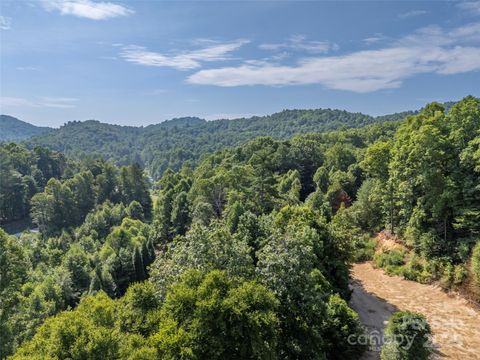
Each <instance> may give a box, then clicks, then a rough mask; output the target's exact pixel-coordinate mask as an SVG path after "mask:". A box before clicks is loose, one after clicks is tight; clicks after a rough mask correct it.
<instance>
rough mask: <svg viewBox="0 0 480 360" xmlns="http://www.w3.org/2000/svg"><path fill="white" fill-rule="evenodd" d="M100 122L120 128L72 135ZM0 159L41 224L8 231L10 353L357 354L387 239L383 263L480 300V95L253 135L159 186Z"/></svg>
mask: <svg viewBox="0 0 480 360" xmlns="http://www.w3.org/2000/svg"><path fill="white" fill-rule="evenodd" d="M245 121H246V120H245ZM308 122H309V121H308V120H307V121H306V123H307V124H308ZM207 124H209V123H204V122H203V121H202V120H199V119H189V120H187V121H184V122H183V125H182V127H178V126H177V127H175V126H171V125H172V124H169V125H168V126H171V128H170V129H176V130H175V131H177V133H176V132H173V133H176V134H180V130H179V129H183V128H185V129H189V131H191V132H192V133H195V131H197V130H198V131H200V130H199V129H201V128H202V127H203V126H207ZM221 124H222V123H221V122H218V123H217V125H218V126H221ZM225 124H230V123H228V122H225ZM84 126H90V127H91V129H90V131H92V132H93V131H95V129H97V130H98V129H99V128H101V127H102V126H104V125H103V124H99V123H96V122H87V123H82V124H79V123H75V124H68V125H66V126H65V127H64V128H62V129H63V130H62V129H61V130H59V131H66V129H67V128H68V127H78V129H81V128H82V127H84ZM157 126H159V127H160V126H161V125H157ZM163 126H164V127H163V128H161V129H162V130H160V132H159V133H162V132H166V130H165V129H166V128H165V126H167V125H163ZM104 128H105V129H106V130H105V131H106V133H107V134H110V135H112V132H111V131H110V130H108V126H107V127H104ZM195 129H197V130H195ZM292 129H293V128H292ZM117 130H118V132H119V133H117V135H116V136H120V132H121V131H125V132H127V133H128V132H130V130H131V133H132V134H133V133H134V132H142V131H143V130H142V129H138V128H127V129H123V128H122V130H120V129H117ZM275 131H277V130H275ZM282 131H285V136H286V137H287V135H286V134H287V132H288V131H293V130H290V129H288V128H285V129H283V130H282ZM52 134H53V135H52V136H54V137H53V138H55V136H57V135H58V133H52ZM55 134H57V135H55ZM81 134H85V133H83V132H82V131H81V130H80V133H79V135H81ZM275 134H278V133H275ZM85 136H86V135H85ZM112 136H113V135H112ZM192 136H193V135H192ZM278 137H283V135H279V136H278ZM288 137H289V136H288ZM53 138H52V139H53ZM43 139H47V138H43ZM113 139H115V136H114V137H113ZM131 139H133V136H132V137H131ZM127 142H128V141H127ZM133 143H134V142H133V140H132V144H133ZM107 144H108V142H105V146H107ZM112 144H113V143H112ZM125 144H126V143H125ZM125 144H123V145H121V147H123V146H125ZM119 146H120V145H119ZM112 149H113V148H112ZM211 150H213V148H211V149H209V151H211ZM0 151H1V155H2V156H1V157H0V159H1V163H0V166H1V167H2V171H1V173H0V176H1V178H0V180H1V188H0V190H1V191H0V200H1V201H0V211H1V213H0V214H1V217H0V218H1V219H2V221H3V222H6V221H10V220H13V219H17V218H21V217H22V216H26V214H28V213H29V214H30V216H31V218H32V219H33V221H34V222H35V223H36V224H37V225H38V226H39V233H32V232H25V233H23V234H22V235H21V236H20V237H18V238H17V237H15V236H9V235H7V234H6V233H5V232H3V231H2V230H0V257H1V258H0V259H1V261H0V267H1V269H0V270H1V273H2V279H1V281H0V286H1V287H0V302H1V304H2V308H1V311H0V332H1V333H2V334H4V336H2V337H1V338H0V357H1V358H3V357H6V356H7V355H11V358H12V359H30V358H49V359H67V358H68V359H97V358H108V359H158V358H161V359H225V358H229V359H358V358H360V356H361V355H362V353H363V351H364V350H365V346H364V345H360V344H361V343H360V342H358V341H357V342H356V341H347V339H350V340H351V339H356V338H358V337H360V336H363V335H364V329H363V328H362V326H361V325H360V322H359V318H358V315H357V314H356V313H355V312H354V311H353V310H352V309H351V308H350V307H349V306H348V299H349V297H350V289H349V286H348V282H349V267H350V264H351V263H352V262H353V261H356V260H364V259H371V258H372V257H373V256H374V254H373V253H374V247H375V244H373V243H372V240H371V237H372V235H373V234H375V233H377V232H378V231H381V230H383V229H388V230H389V232H390V233H391V234H395V235H396V236H397V238H398V242H399V246H401V250H395V252H393V251H391V252H385V253H377V254H376V255H375V261H376V262H377V263H378V264H379V265H380V266H384V267H386V269H387V271H402V274H403V275H404V276H405V277H409V278H413V279H416V280H424V281H427V280H428V279H430V280H431V279H435V278H436V277H442V278H445V279H447V280H448V281H449V284H452V285H454V284H460V283H462V282H467V281H468V282H469V284H470V285H471V287H472V289H473V290H475V289H476V290H478V289H480V265H479V264H480V241H479V240H480V228H479V227H478V225H479V224H480V100H479V99H477V98H474V97H466V98H464V99H463V100H462V101H460V102H458V103H456V104H455V105H453V106H451V108H450V109H449V111H448V112H447V111H446V110H445V108H444V107H443V106H442V105H440V104H437V103H432V104H429V105H428V106H426V107H425V108H424V109H423V110H422V111H421V112H420V113H419V114H415V115H411V116H407V118H406V119H404V120H402V121H394V122H382V123H374V124H369V125H367V126H363V127H358V128H351V129H341V130H335V131H330V132H323V133H308V134H297V135H295V136H293V137H291V138H288V139H276V138H274V137H273V136H260V137H255V138H254V139H252V140H250V141H248V142H246V143H243V144H242V145H240V146H236V147H228V148H225V149H222V150H221V151H217V152H215V153H213V154H210V155H204V156H203V157H202V159H201V160H199V161H198V165H197V166H193V164H192V162H188V161H187V162H185V163H183V165H182V166H180V167H178V169H167V170H164V171H162V172H161V176H160V177H159V179H158V180H156V181H153V182H152V181H150V180H149V179H148V178H147V176H146V174H145V173H144V171H143V170H142V168H141V167H140V166H139V165H138V164H136V163H132V164H125V165H120V166H118V165H115V164H112V163H111V162H108V161H106V160H103V159H93V158H90V157H86V158H85V159H82V160H79V159H78V158H77V157H75V156H73V157H70V156H68V155H67V156H65V155H63V154H62V153H60V152H55V151H52V150H47V149H45V148H42V147H35V148H33V149H32V150H29V149H28V148H27V147H25V146H23V145H15V144H8V145H2V146H1V147H0ZM67 154H68V152H67ZM152 154H153V153H152ZM139 156H141V155H139ZM199 158H200V156H199V155H198V157H196V158H195V159H199ZM159 174H160V173H159ZM473 290H472V291H473ZM476 290H475V291H476ZM477 294H478V293H477ZM405 317H406V318H411V317H412V315H410V314H405V313H400V314H399V315H397V316H396V317H394V318H392V319H391V321H390V323H389V326H388V329H387V330H388V332H390V333H392V334H396V333H398V332H400V331H401V328H400V327H399V325H398V323H399V321H403V320H402V319H403V318H405ZM414 317H416V315H414ZM419 318H421V317H419ZM428 332H429V329H428V328H426V329H425V334H422V336H424V335H426V334H427V333H428ZM415 346H416V347H415V349H417V350H418V353H417V355H418V354H423V345H422V344H421V343H419V344H415ZM392 351H395V348H394V347H390V348H385V349H384V351H383V352H382V356H384V355H383V354H386V355H385V356H388V354H389V353H391V352H392ZM408 356H415V354H413V355H411V354H410V355H408ZM422 356H423V355H422ZM425 356H427V355H425ZM404 358H407V357H404ZM410 358H412V357H410Z"/></svg>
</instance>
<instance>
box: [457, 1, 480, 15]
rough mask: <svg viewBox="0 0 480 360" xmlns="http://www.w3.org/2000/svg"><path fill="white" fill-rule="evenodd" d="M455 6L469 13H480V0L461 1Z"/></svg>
mask: <svg viewBox="0 0 480 360" xmlns="http://www.w3.org/2000/svg"><path fill="white" fill-rule="evenodd" d="M457 6H458V7H459V8H460V9H462V10H464V11H466V12H468V13H469V14H471V15H480V0H476V1H475V0H473V1H461V2H459V3H458V4H457Z"/></svg>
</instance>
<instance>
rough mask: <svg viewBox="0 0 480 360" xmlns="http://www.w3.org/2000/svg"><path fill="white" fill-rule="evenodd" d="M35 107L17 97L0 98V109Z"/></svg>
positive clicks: (31, 103)
mask: <svg viewBox="0 0 480 360" xmlns="http://www.w3.org/2000/svg"><path fill="white" fill-rule="evenodd" d="M32 106H36V105H35V104H34V103H33V102H31V101H29V100H27V99H24V98H19V97H11V96H2V97H1V98H0V108H4V107H5V108H6V107H32Z"/></svg>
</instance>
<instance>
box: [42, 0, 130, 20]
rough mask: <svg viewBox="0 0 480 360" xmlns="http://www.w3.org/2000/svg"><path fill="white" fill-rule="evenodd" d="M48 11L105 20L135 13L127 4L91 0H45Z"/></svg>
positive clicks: (44, 4) (44, 3)
mask: <svg viewBox="0 0 480 360" xmlns="http://www.w3.org/2000/svg"><path fill="white" fill-rule="evenodd" d="M42 3H43V6H44V8H45V9H46V10H48V11H59V12H60V13H61V14H62V15H73V16H77V17H81V18H87V19H91V20H105V19H110V18H114V17H119V16H128V15H131V14H133V13H134V11H133V10H131V9H128V8H126V7H125V6H122V5H119V4H114V3H111V2H94V1H91V0H43V1H42Z"/></svg>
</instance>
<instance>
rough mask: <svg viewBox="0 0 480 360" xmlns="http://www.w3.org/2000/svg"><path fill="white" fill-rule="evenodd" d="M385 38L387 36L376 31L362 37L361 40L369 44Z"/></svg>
mask: <svg viewBox="0 0 480 360" xmlns="http://www.w3.org/2000/svg"><path fill="white" fill-rule="evenodd" d="M385 39H387V37H386V36H385V35H383V34H381V33H376V34H374V35H372V36H369V37H368V38H365V39H363V40H362V41H363V42H364V43H365V44H367V45H371V44H375V43H378V42H380V41H382V40H385Z"/></svg>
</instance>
